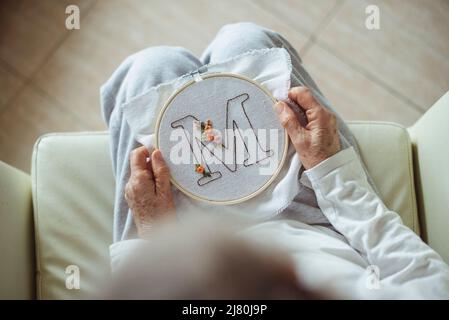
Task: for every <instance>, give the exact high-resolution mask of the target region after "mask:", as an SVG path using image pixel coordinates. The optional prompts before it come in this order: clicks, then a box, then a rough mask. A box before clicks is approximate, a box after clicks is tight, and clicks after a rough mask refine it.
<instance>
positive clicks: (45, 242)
mask: <svg viewBox="0 0 449 320" xmlns="http://www.w3.org/2000/svg"><path fill="white" fill-rule="evenodd" d="M350 128H351V130H352V131H353V132H354V135H355V137H356V139H357V142H358V144H359V147H360V150H361V153H362V158H363V160H364V162H365V164H366V166H367V168H368V171H369V172H370V174H371V176H372V177H373V179H374V182H375V183H376V185H377V188H378V189H379V192H380V194H381V197H382V199H383V200H384V202H385V203H386V205H387V206H388V207H390V208H391V209H393V210H395V211H396V212H398V213H399V214H400V215H401V217H402V220H403V222H404V223H405V224H406V225H407V226H408V227H410V228H411V229H412V230H414V231H415V232H416V233H418V234H421V235H422V237H423V239H424V240H425V241H427V242H428V243H429V245H430V246H432V247H433V248H434V249H435V250H436V251H437V252H438V253H440V255H441V256H442V257H443V258H444V259H445V260H446V262H449V245H448V243H449V234H448V232H447V231H446V230H447V228H448V226H449V212H448V211H449V93H447V94H446V95H445V96H444V97H442V98H441V99H440V100H439V101H438V102H437V103H436V104H435V105H434V106H433V107H432V108H430V109H429V111H428V112H427V113H426V114H425V115H424V116H423V117H422V118H421V119H420V120H419V121H418V122H417V123H416V124H415V125H414V126H413V127H411V128H409V129H406V128H404V127H402V126H400V125H397V124H394V123H384V122H351V123H350ZM113 199H114V178H113V173H112V169H111V164H110V157H109V146H108V135H107V133H105V132H84V133H62V134H59V133H55V134H49V135H45V136H43V137H41V138H40V139H39V140H38V141H37V142H36V145H35V147H34V154H33V159H32V172H31V177H30V176H29V175H27V174H24V173H23V172H20V171H19V170H17V169H15V168H12V167H10V166H8V165H6V164H4V163H0V237H1V238H0V253H1V255H2V260H1V262H0V298H19V299H31V298H38V299H73V298H88V297H89V296H90V295H91V294H92V292H94V290H95V288H96V285H97V284H98V279H100V278H101V277H102V276H105V275H107V274H108V273H109V258H108V257H109V255H108V246H109V244H110V243H111V241H112V236H111V235H112V210H113V208H112V205H113ZM69 265H76V266H78V267H79V270H80V289H79V290H77V289H72V290H70V289H68V288H66V285H65V284H66V277H67V275H66V273H65V270H66V267H67V266H69Z"/></svg>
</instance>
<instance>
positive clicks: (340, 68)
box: [303, 45, 421, 126]
mask: <svg viewBox="0 0 449 320" xmlns="http://www.w3.org/2000/svg"><path fill="white" fill-rule="evenodd" d="M303 61H304V65H305V67H306V69H307V70H308V71H309V72H310V74H311V76H312V77H313V78H314V79H315V81H316V82H317V84H318V86H319V87H320V89H321V91H322V92H323V94H324V95H325V96H326V97H327V98H328V99H329V101H330V102H331V104H332V105H333V106H334V108H335V109H336V111H337V112H339V113H340V114H341V115H342V117H343V119H345V120H380V121H393V122H397V123H400V124H403V125H405V126H409V125H411V124H413V123H414V122H415V121H416V120H417V119H418V118H419V117H420V115H421V113H420V112H418V111H416V109H414V108H413V107H411V106H409V105H407V104H406V103H404V102H403V101H402V100H401V99H398V98H397V97H396V96H394V95H392V94H391V93H389V92H388V91H386V90H385V89H384V88H382V87H380V86H379V85H378V84H377V83H375V82H373V81H371V80H370V79H369V78H367V77H366V76H365V75H363V74H362V73H360V72H358V71H357V70H354V69H352V68H351V67H349V66H348V65H346V64H345V63H344V62H342V61H341V60H339V59H337V58H336V57H335V56H334V55H332V54H331V53H329V52H327V51H326V50H324V49H322V48H320V47H319V46H318V45H313V46H312V47H311V49H310V50H309V51H308V52H307V54H306V55H305V57H304V60H303Z"/></svg>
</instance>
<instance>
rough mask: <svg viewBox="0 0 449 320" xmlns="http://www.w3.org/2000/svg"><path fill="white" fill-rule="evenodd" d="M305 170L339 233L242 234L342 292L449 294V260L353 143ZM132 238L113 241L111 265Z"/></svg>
mask: <svg viewBox="0 0 449 320" xmlns="http://www.w3.org/2000/svg"><path fill="white" fill-rule="evenodd" d="M305 173H306V174H307V176H308V178H309V180H310V181H311V183H312V187H313V189H314V190H315V193H316V196H317V200H318V204H319V206H320V208H321V210H322V211H323V214H324V215H325V216H326V217H327V218H328V219H329V221H330V223H331V224H332V225H333V227H334V228H335V229H336V230H337V231H338V233H337V232H334V231H333V230H330V229H328V228H325V227H316V226H309V225H306V224H304V223H301V222H298V221H293V220H276V221H267V222H262V223H259V224H257V225H254V226H252V227H250V228H248V229H246V230H245V235H247V236H248V237H250V238H252V239H253V240H254V241H270V242H273V243H274V244H277V245H279V246H281V247H282V248H283V249H284V250H286V251H287V252H288V253H289V254H290V255H291V256H292V258H293V259H294V262H295V265H296V271H297V276H298V278H299V279H301V281H302V282H303V283H305V284H306V285H308V286H310V287H312V288H315V289H318V290H324V291H326V292H328V293H329V294H331V295H333V296H335V297H337V298H339V297H340V298H356V299H370V298H374V299H378V298H381V299H449V267H448V265H447V264H446V263H445V262H444V261H442V259H441V257H440V256H439V255H438V254H437V253H436V252H435V251H433V250H432V249H431V248H430V247H429V246H427V245H426V244H425V243H424V242H423V241H422V240H421V239H420V238H419V237H418V236H417V235H416V234H415V233H414V232H413V231H412V230H410V229H409V228H407V227H406V226H404V225H403V224H402V221H401V218H400V217H399V215H398V214H396V213H395V212H393V211H391V210H389V209H388V208H387V207H386V206H385V205H384V204H383V202H382V200H381V199H380V198H379V197H378V196H377V195H376V193H375V192H374V191H373V190H372V188H371V187H370V185H369V184H368V183H367V177H366V174H365V173H364V171H363V169H362V166H361V163H360V161H359V159H358V157H357V155H356V153H355V152H354V150H353V148H348V149H345V150H342V151H340V152H339V153H337V154H335V155H334V156H332V157H330V158H329V159H327V160H325V161H323V162H322V163H320V164H319V165H317V166H316V167H314V168H312V169H310V170H307V171H305ZM261 233H262V234H263V235H264V236H261ZM267 236H269V237H270V238H267ZM268 239H269V240H268ZM135 241H136V240H127V241H122V242H118V243H115V244H113V245H111V247H110V253H111V264H112V269H113V270H114V269H116V268H118V267H119V266H120V260H121V259H125V258H126V252H127V251H128V250H129V249H130V247H132V246H133V243H135Z"/></svg>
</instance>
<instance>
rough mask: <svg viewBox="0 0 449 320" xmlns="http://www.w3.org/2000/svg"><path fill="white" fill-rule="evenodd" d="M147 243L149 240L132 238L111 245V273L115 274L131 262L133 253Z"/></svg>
mask: <svg viewBox="0 0 449 320" xmlns="http://www.w3.org/2000/svg"><path fill="white" fill-rule="evenodd" d="M146 243H147V240H142V239H130V240H122V241H118V242H115V243H113V244H111V245H110V246H109V256H110V259H111V260H110V261H111V273H112V275H114V274H115V273H117V272H119V271H120V270H121V269H122V268H123V266H124V265H125V264H126V263H128V262H129V260H130V259H131V258H133V257H134V256H132V254H133V253H135V251H136V250H138V249H140V248H141V247H142V246H144V245H145V244H146Z"/></svg>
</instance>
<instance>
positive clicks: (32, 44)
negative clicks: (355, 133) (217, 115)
mask: <svg viewBox="0 0 449 320" xmlns="http://www.w3.org/2000/svg"><path fill="white" fill-rule="evenodd" d="M68 4H77V5H79V7H80V10H81V29H80V30H74V31H69V30H66V29H65V24H64V21H65V18H66V14H65V8H66V6H67V5H68ZM368 4H376V5H377V6H378V7H379V8H380V30H373V31H371V30H368V29H367V28H366V27H365V19H366V17H367V15H366V14H365V8H366V6H367V5H368ZM448 16H449V0H427V1H424V0H367V1H364V0H315V1H309V0H279V1H271V0H246V1H242V0H231V1H229V0H227V1H218V0H181V1H172V2H170V1H166V0H40V1H33V0H2V1H1V3H0V88H1V93H0V160H2V161H5V162H7V163H10V164H12V165H14V166H16V167H18V168H20V169H22V170H24V171H29V170H30V157H31V152H32V146H33V143H34V141H35V140H36V139H37V137H38V136H39V135H41V134H44V133H46V132H53V131H74V130H75V131H77V130H103V129H105V126H104V124H103V123H102V120H101V116H100V113H99V96H98V90H99V86H100V85H101V84H102V83H103V82H105V81H106V79H107V78H108V77H109V75H110V74H111V73H112V71H113V70H114V68H116V67H117V66H118V64H119V63H120V62H121V61H122V60H123V59H124V58H125V57H126V56H127V55H129V54H131V53H133V52H135V51H137V50H140V49H143V48H145V47H147V46H152V45H158V44H168V45H179V46H184V47H187V48H188V49H190V50H191V51H192V52H194V53H195V54H198V55H199V54H200V53H201V51H202V49H203V48H204V47H205V46H206V45H207V43H208V42H209V41H210V40H211V39H212V38H213V36H214V34H215V33H216V32H217V30H218V29H219V28H220V26H222V25H223V24H225V23H231V22H237V21H253V22H256V23H258V24H261V25H264V26H266V27H268V28H271V29H274V30H276V31H278V32H280V33H281V34H283V35H284V37H286V38H287V39H288V40H290V42H291V43H292V44H293V45H294V46H295V47H296V49H297V50H298V51H299V52H300V53H301V55H302V57H303V60H304V64H305V65H306V67H307V68H308V69H309V71H310V73H311V74H312V76H313V77H314V78H315V79H316V81H317V83H318V85H319V86H320V87H321V89H322V91H323V92H324V94H325V95H327V97H328V98H329V100H330V101H331V102H332V103H333V104H334V106H335V108H336V109H337V110H338V111H339V112H341V113H342V115H343V117H344V118H346V119H349V120H352V119H373V120H387V121H395V122H399V123H401V124H403V125H406V126H407V125H411V124H413V122H414V121H416V119H418V118H419V117H420V115H421V114H423V113H424V112H425V110H426V109H427V108H429V107H430V106H431V105H432V103H433V102H435V101H436V100H437V99H438V97H440V96H441V95H442V94H443V93H445V92H446V91H448V90H449V59H448V57H449V19H448Z"/></svg>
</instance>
